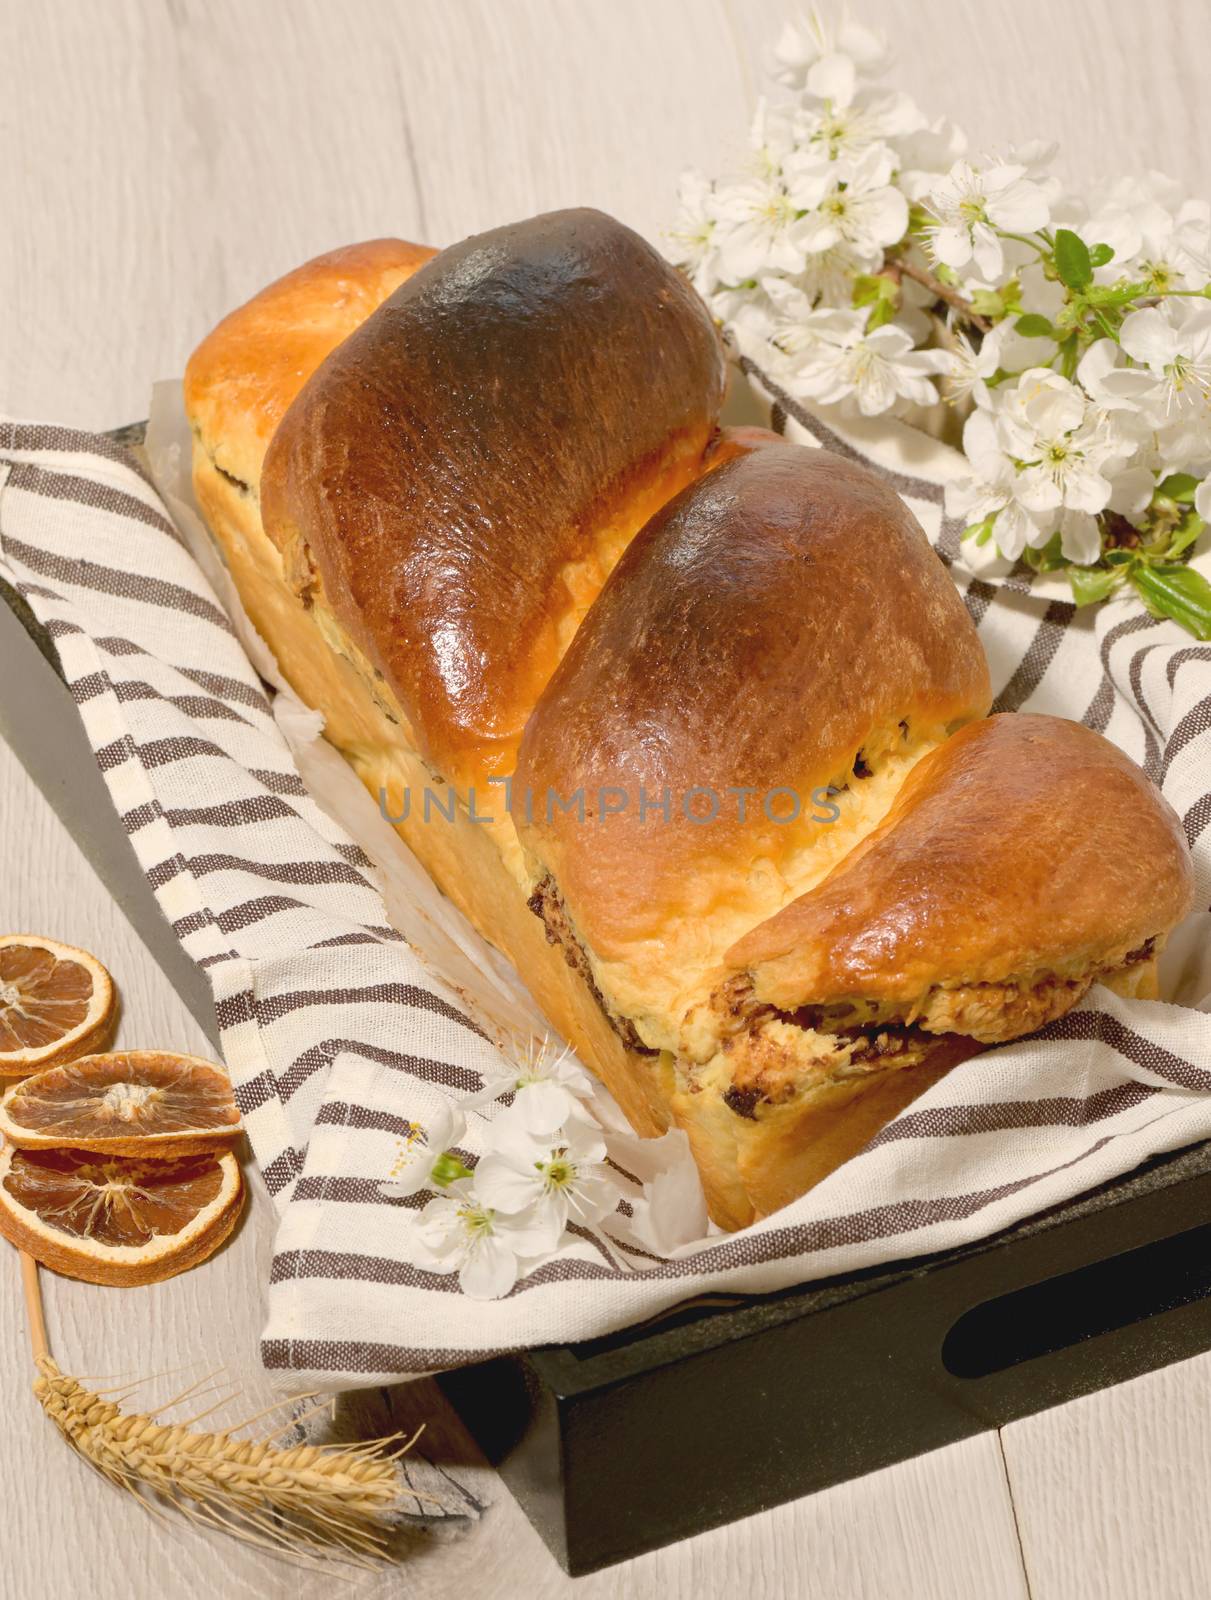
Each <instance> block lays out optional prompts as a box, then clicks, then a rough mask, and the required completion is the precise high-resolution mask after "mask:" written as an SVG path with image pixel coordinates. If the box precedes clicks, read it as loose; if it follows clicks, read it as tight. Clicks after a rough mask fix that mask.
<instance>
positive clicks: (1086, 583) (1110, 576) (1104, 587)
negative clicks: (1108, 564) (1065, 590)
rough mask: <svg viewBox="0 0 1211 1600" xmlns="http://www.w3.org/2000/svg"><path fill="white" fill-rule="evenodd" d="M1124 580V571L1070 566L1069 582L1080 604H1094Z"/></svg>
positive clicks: (1073, 595) (1074, 597) (1075, 598)
mask: <svg viewBox="0 0 1211 1600" xmlns="http://www.w3.org/2000/svg"><path fill="white" fill-rule="evenodd" d="M1121 582H1122V573H1121V572H1114V571H1109V572H1108V571H1107V570H1106V569H1105V568H1104V567H1069V568H1068V583H1069V585H1070V587H1071V589H1072V598H1073V599H1074V600H1075V601H1076V603H1077V605H1078V606H1093V605H1096V604H1097V603H1098V601H1099V600H1104V599H1105V598H1106V596H1107V595H1108V594H1109V593H1110V592H1111V591H1112V590H1113V589H1115V588H1117V587H1118V585H1119V583H1121Z"/></svg>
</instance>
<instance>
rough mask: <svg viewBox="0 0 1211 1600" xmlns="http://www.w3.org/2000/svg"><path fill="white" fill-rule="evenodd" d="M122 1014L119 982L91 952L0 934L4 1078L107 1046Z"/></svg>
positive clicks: (1, 1070)
mask: <svg viewBox="0 0 1211 1600" xmlns="http://www.w3.org/2000/svg"><path fill="white" fill-rule="evenodd" d="M116 1012H117V998H116V996H115V994H114V986H113V980H112V979H111V978H110V976H109V973H108V972H106V970H105V968H104V967H103V966H102V965H101V963H100V962H99V961H98V960H97V959H96V957H95V956H90V955H89V954H88V952H87V951H86V950H76V949H74V948H73V947H72V946H71V945H69V944H58V943H57V942H56V941H55V940H54V939H43V938H40V937H38V936H37V935H35V934H31V933H7V934H2V935H0V1079H2V1078H24V1077H27V1076H28V1075H29V1073H31V1072H37V1071H39V1070H40V1069H41V1068H42V1067H49V1066H53V1065H54V1064H55V1063H56V1062H59V1061H70V1060H71V1059H72V1057H73V1056H82V1055H84V1054H86V1053H87V1052H88V1051H90V1050H102V1049H104V1048H105V1046H106V1045H107V1044H108V1043H109V1039H110V1036H111V1034H112V1032H113V1025H114V1021H115V1017H116Z"/></svg>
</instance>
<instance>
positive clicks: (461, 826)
mask: <svg viewBox="0 0 1211 1600" xmlns="http://www.w3.org/2000/svg"><path fill="white" fill-rule="evenodd" d="M194 489H195V492H196V494H197V497H198V503H199V504H200V505H201V507H202V509H203V512H204V514H205V517H206V521H207V523H208V525H209V527H210V529H211V532H212V533H213V534H214V536H215V538H216V540H217V541H218V543H219V545H220V546H221V548H222V550H223V554H224V557H225V559H226V561H227V564H228V566H229V568H230V570H231V574H232V576H233V578H234V579H235V583H236V587H237V588H238V589H239V591H240V598H241V600H242V601H243V604H244V606H245V608H246V610H247V612H248V614H249V616H250V617H251V619H252V621H253V623H254V624H255V626H256V628H257V631H258V632H259V633H260V635H261V637H262V638H263V639H265V640H266V642H267V643H268V644H269V646H270V648H271V649H272V651H273V653H274V656H275V658H276V660H277V663H278V666H279V667H280V668H281V670H282V673H283V674H284V676H285V677H286V679H287V681H288V682H289V683H290V684H291V685H292V687H293V688H294V690H295V692H296V693H297V694H298V695H299V696H300V698H301V699H302V700H303V701H304V702H305V703H306V704H308V705H311V706H316V707H319V708H321V709H322V710H323V712H324V733H325V737H326V738H327V739H328V740H329V741H330V742H331V743H332V744H333V745H335V746H336V748H337V749H338V750H340V751H341V752H342V753H343V754H344V756H345V757H346V759H347V760H348V761H349V763H350V765H351V766H352V767H353V769H354V771H355V772H356V773H357V775H358V777H359V778H360V779H361V780H362V782H363V783H364V784H365V786H366V788H367V789H368V790H369V791H370V793H371V794H372V795H374V796H375V797H376V798H377V797H379V796H380V795H385V796H386V810H387V814H388V815H389V816H393V817H394V816H402V814H403V811H404V804H403V796H404V794H405V793H406V792H408V791H410V792H411V794H412V797H413V804H412V806H411V807H410V809H409V814H408V817H407V819H406V820H404V821H401V822H399V823H398V824H397V825H396V831H397V832H398V833H399V835H400V836H401V838H402V839H403V840H404V842H405V844H407V845H408V847H409V849H411V850H412V852H413V854H414V855H415V856H416V857H417V859H418V860H419V861H420V863H421V865H422V866H423V867H424V868H425V870H426V872H428V874H429V876H430V877H431V878H432V879H433V881H434V882H435V883H436V884H437V885H438V887H439V888H440V889H441V890H442V891H443V893H445V894H446V895H448V896H449V898H450V899H451V900H452V901H453V902H454V904H455V905H456V906H457V907H458V908H459V910H460V911H461V912H462V913H463V914H464V915H465V916H466V917H467V918H468V919H469V920H470V922H471V923H472V925H473V926H474V927H475V928H476V929H477V930H478V931H479V932H480V933H481V934H482V935H483V936H484V938H485V939H488V940H489V941H490V942H491V943H492V944H494V945H496V947H497V948H498V949H500V950H503V951H504V953H505V955H506V956H508V958H509V960H510V961H511V962H512V963H513V965H514V966H515V967H516V968H517V970H518V972H520V973H521V974H522V976H523V978H524V979H525V981H526V984H527V986H528V987H529V989H530V991H531V993H532V994H533V995H534V997H535V999H536V1000H537V1001H538V1004H539V1006H540V1007H541V1008H542V1011H543V1013H544V1015H545V1016H546V1017H547V1018H548V1019H549V1020H550V1022H551V1025H552V1027H553V1028H554V1029H555V1030H556V1031H557V1032H558V1034H559V1035H560V1037H561V1038H563V1039H566V1040H567V1041H568V1043H569V1044H570V1045H571V1046H572V1047H573V1049H574V1050H575V1051H576V1053H577V1055H578V1056H579V1057H580V1059H581V1060H582V1061H583V1062H584V1063H585V1065H586V1066H588V1067H589V1068H591V1070H592V1071H593V1072H595V1073H596V1074H597V1076H598V1077H599V1078H600V1079H601V1081H602V1082H603V1083H604V1084H606V1086H607V1087H608V1088H609V1090H610V1092H611V1093H612V1094H613V1095H614V1098H615V1099H616V1100H617V1101H618V1103H619V1105H620V1106H621V1107H622V1109H623V1111H624V1112H625V1114H626V1115H627V1117H628V1118H629V1119H630V1121H631V1123H632V1125H633V1127H634V1128H635V1129H636V1131H637V1132H639V1133H642V1134H649V1135H655V1134H659V1133H663V1132H664V1131H665V1130H666V1129H667V1127H668V1125H669V1111H668V1106H667V1103H666V1101H665V1099H664V1097H663V1095H662V1093H661V1089H660V1081H659V1075H658V1073H657V1072H656V1071H655V1070H654V1068H653V1064H652V1062H651V1061H650V1059H649V1058H647V1057H645V1056H642V1055H638V1054H636V1053H634V1052H632V1051H628V1050H627V1049H626V1048H625V1046H624V1045H623V1044H622V1042H621V1041H620V1039H619V1038H618V1035H617V1034H616V1033H615V1032H614V1030H613V1029H612V1028H611V1026H610V1024H609V1022H608V1020H607V1018H606V1016H605V1014H604V1012H603V1011H602V1009H601V1007H600V1005H599V1004H598V1003H597V1001H596V1000H595V999H594V997H593V994H592V992H591V991H590V989H589V988H588V987H587V986H586V984H585V983H584V981H583V980H582V979H581V978H580V977H579V976H578V975H577V974H576V973H575V972H573V971H572V970H571V969H570V968H569V967H568V965H567V962H566V961H565V960H564V957H563V954H562V952H561V951H560V950H559V949H558V948H556V947H555V946H553V945H551V944H549V943H548V942H547V939H546V936H545V932H544V928H543V924H542V923H541V922H540V920H539V919H538V918H537V917H536V916H534V915H533V914H532V913H531V911H530V910H529V909H528V907H527V905H526V899H525V895H524V894H523V892H522V891H521V889H520V888H519V887H518V882H517V878H516V877H515V875H514V874H513V872H512V871H511V870H510V868H509V866H508V864H507V862H506V860H505V859H504V857H503V856H502V853H501V849H500V848H499V847H498V843H497V840H496V838H495V835H496V834H497V833H498V831H499V830H498V829H497V828H496V827H485V826H483V825H482V824H481V823H476V822H472V821H471V819H470V817H469V815H468V813H467V812H466V810H465V809H464V808H463V807H461V806H459V807H457V808H456V809H455V811H454V816H453V820H452V821H450V822H446V821H445V820H444V819H443V817H441V816H436V815H435V817H434V820H433V821H432V822H431V823H430V824H429V825H426V824H425V821H424V809H423V803H422V801H421V799H420V797H421V796H422V795H423V793H424V790H425V788H426V786H430V787H432V786H433V783H434V779H433V774H432V773H431V772H430V771H429V770H428V768H427V767H426V766H425V764H424V762H423V761H422V760H421V758H420V756H419V755H418V754H417V752H416V751H415V750H414V749H413V748H412V747H411V746H410V745H409V743H408V741H407V738H406V737H405V734H404V730H403V729H402V728H401V727H400V726H399V725H398V724H397V723H393V722H392V721H390V720H389V717H388V714H387V712H386V711H385V710H384V707H383V705H382V703H381V700H380V698H379V697H378V696H377V695H376V694H375V693H374V692H373V690H372V688H371V685H370V684H369V683H368V682H367V680H366V679H365V678H364V677H363V676H362V675H361V674H360V673H359V672H358V671H356V670H355V668H354V667H353V665H352V664H351V663H350V661H349V660H347V659H346V658H345V657H344V656H342V655H341V654H339V653H338V652H337V651H336V650H335V649H334V648H333V645H332V641H331V640H330V639H329V638H327V637H325V636H324V635H323V634H321V633H320V632H319V630H318V628H317V626H316V615H315V611H314V609H313V610H311V611H308V610H306V609H305V608H304V606H303V605H302V602H301V601H300V600H299V598H298V596H297V595H295V594H294V593H293V591H292V590H291V589H290V588H289V586H288V585H287V583H286V581H285V578H284V575H283V572H282V562H281V555H280V552H279V551H278V549H277V547H276V546H275V545H274V544H272V543H271V542H270V540H269V539H268V537H267V536H266V534H265V532H264V529H263V528H262V527H261V521H260V516H259V514H258V511H257V505H256V501H255V500H254V499H253V498H252V497H251V496H248V495H244V494H241V493H240V491H239V490H238V489H236V488H235V487H234V486H233V485H232V484H230V483H228V482H227V481H226V480H225V479H224V478H222V477H221V476H220V475H219V474H218V473H216V472H215V470H214V467H213V464H212V462H211V461H210V458H209V456H208V455H207V454H206V452H205V450H204V449H202V447H201V446H200V444H198V443H195V446H194Z"/></svg>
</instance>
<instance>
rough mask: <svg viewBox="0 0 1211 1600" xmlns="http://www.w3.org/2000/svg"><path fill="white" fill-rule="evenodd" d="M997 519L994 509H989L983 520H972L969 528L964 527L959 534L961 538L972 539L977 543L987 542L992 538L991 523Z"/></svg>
mask: <svg viewBox="0 0 1211 1600" xmlns="http://www.w3.org/2000/svg"><path fill="white" fill-rule="evenodd" d="M996 520H997V514H996V512H995V511H990V512H989V513H988V515H987V516H986V517H985V518H984V520H983V522H973V523H972V524H971V526H970V527H969V528H964V529H963V532H962V533H961V534H960V535H959V537H960V538H962V539H974V540H975V542H976V543H977V544H987V543H988V541H989V539H991V538H992V530H993V525H994V524H995V522H996Z"/></svg>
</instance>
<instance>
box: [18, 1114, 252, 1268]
mask: <svg viewBox="0 0 1211 1600" xmlns="http://www.w3.org/2000/svg"><path fill="white" fill-rule="evenodd" d="M243 1199H244V1185H243V1181H242V1179H241V1177H240V1168H239V1163H238V1162H237V1161H236V1158H235V1157H234V1156H233V1155H232V1154H231V1152H230V1151H222V1152H217V1153H216V1152H213V1151H211V1152H207V1153H204V1154H202V1155H195V1156H179V1157H176V1158H174V1159H172V1160H167V1161H157V1160H142V1159H138V1160H132V1159H130V1158H127V1157H123V1156H108V1155H97V1154H95V1153H93V1152H91V1151H87V1150H16V1149H14V1148H13V1147H12V1146H11V1145H10V1146H6V1147H5V1148H4V1150H2V1151H0V1234H3V1235H4V1237H5V1238H6V1239H8V1240H9V1242H10V1243H11V1244H15V1245H16V1246H17V1248H18V1249H20V1250H25V1251H27V1252H28V1253H29V1254H30V1255H31V1256H33V1257H34V1259H35V1260H36V1261H40V1262H41V1263H42V1265H43V1266H44V1267H49V1268H50V1269H51V1270H52V1271H53V1272H61V1273H62V1274H63V1275H64V1276H65V1277H68V1278H82V1279H83V1280H84V1281H85V1282H86V1283H104V1284H120V1285H130V1284H139V1283H158V1282H160V1280H161V1279H163V1278H172V1277H175V1276H176V1274H177V1273H178V1272H184V1271H186V1270H187V1269H188V1268H189V1267H195V1266H197V1264H198V1263H199V1262H200V1261H204V1260H205V1259H206V1257H207V1256H209V1255H211V1254H212V1253H213V1252H214V1251H215V1250H217V1249H218V1247H219V1246H220V1245H221V1244H222V1243H223V1240H224V1239H226V1237H227V1235H228V1234H229V1233H230V1232H231V1230H232V1229H233V1228H234V1227H235V1225H236V1222H237V1220H238V1219H239V1215H240V1208H241V1206H242V1204H243Z"/></svg>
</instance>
